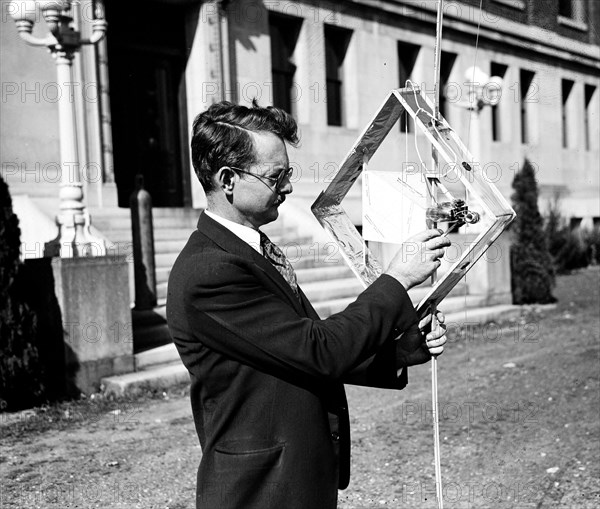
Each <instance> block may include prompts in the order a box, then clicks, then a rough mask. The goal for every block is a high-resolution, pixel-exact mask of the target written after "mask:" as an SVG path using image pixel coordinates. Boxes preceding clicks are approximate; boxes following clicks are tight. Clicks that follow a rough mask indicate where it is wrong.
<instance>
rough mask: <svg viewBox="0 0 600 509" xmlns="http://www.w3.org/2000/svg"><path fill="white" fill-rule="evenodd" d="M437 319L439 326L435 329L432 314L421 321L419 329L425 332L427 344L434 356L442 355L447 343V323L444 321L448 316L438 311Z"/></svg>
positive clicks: (436, 313)
mask: <svg viewBox="0 0 600 509" xmlns="http://www.w3.org/2000/svg"><path fill="white" fill-rule="evenodd" d="M435 319H436V321H437V327H436V328H435V329H434V330H431V315H430V314H429V315H427V316H426V317H425V318H423V320H421V321H420V322H419V329H420V330H421V333H422V334H425V344H426V345H427V349H428V350H429V353H430V354H431V355H432V356H434V355H441V354H442V352H443V351H444V345H445V344H446V324H445V323H444V321H445V320H446V317H445V316H444V313H442V312H441V311H436V312H435Z"/></svg>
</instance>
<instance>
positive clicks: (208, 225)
mask: <svg viewBox="0 0 600 509" xmlns="http://www.w3.org/2000/svg"><path fill="white" fill-rule="evenodd" d="M198 231H199V232H200V233H201V234H203V235H205V236H206V237H208V238H209V239H210V240H212V241H213V242H214V243H215V244H217V245H218V246H219V247H220V248H221V249H223V250H225V251H227V252H229V253H232V254H236V255H238V256H241V257H243V258H246V259H248V260H252V261H253V262H254V263H255V264H256V265H257V266H258V267H259V268H260V269H261V270H262V271H263V272H264V273H265V274H266V275H267V276H268V277H269V278H270V279H271V280H272V281H273V282H274V283H275V284H276V285H277V286H278V288H279V289H280V290H281V293H282V294H284V296H285V297H286V299H287V300H288V301H289V302H290V304H292V305H293V306H294V308H295V309H296V311H298V312H299V313H301V314H309V315H310V313H308V311H305V309H304V308H305V306H304V305H303V304H304V302H305V301H306V302H308V300H307V299H306V297H305V296H304V294H303V293H301V295H302V304H301V303H300V301H299V300H298V298H297V297H296V295H295V294H294V292H293V290H292V288H291V287H290V285H289V284H288V283H287V281H286V280H285V279H284V278H283V276H282V275H281V274H280V273H279V271H278V270H277V269H276V268H275V267H273V264H271V262H270V261H269V260H267V259H266V258H265V257H264V256H262V255H261V254H260V253H259V252H257V251H256V249H253V248H252V247H250V246H249V245H248V244H247V243H246V242H244V241H243V240H242V239H240V238H239V237H238V236H237V235H235V234H234V233H232V232H231V231H230V230H228V229H227V228H225V227H224V226H223V225H222V224H220V223H218V222H217V221H215V220H213V219H211V218H210V217H209V216H207V215H206V214H205V213H204V212H202V214H200V218H199V219H198ZM308 305H309V307H310V308H311V310H312V306H310V303H309V304H308ZM312 311H313V312H314V310H312Z"/></svg>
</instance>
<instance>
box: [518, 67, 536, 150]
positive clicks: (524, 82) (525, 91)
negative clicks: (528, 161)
mask: <svg viewBox="0 0 600 509" xmlns="http://www.w3.org/2000/svg"><path fill="white" fill-rule="evenodd" d="M534 76H535V73H534V72H531V71H526V70H524V69H521V71H520V72H519V81H520V87H521V89H520V100H521V105H520V106H521V143H529V142H530V141H531V134H530V128H531V127H530V122H531V119H530V118H529V117H530V115H529V108H530V106H531V102H532V101H533V98H532V94H531V85H532V83H533V78H534Z"/></svg>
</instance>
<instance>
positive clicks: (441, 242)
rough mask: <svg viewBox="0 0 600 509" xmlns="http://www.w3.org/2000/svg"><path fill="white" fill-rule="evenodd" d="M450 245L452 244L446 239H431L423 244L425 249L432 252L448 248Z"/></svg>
mask: <svg viewBox="0 0 600 509" xmlns="http://www.w3.org/2000/svg"><path fill="white" fill-rule="evenodd" d="M450 244H452V243H451V242H450V239H449V238H448V237H432V238H430V239H429V241H428V242H427V243H426V244H425V247H426V248H427V249H430V250H432V251H433V250H434V249H440V248H444V247H448V246H449V245H450Z"/></svg>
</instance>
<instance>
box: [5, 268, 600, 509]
mask: <svg viewBox="0 0 600 509" xmlns="http://www.w3.org/2000/svg"><path fill="white" fill-rule="evenodd" d="M599 288H600V270H598V268H591V269H587V270H585V271H581V272H578V273H577V274H573V275H570V276H563V277H561V278H559V280H558V284H557V288H556V291H555V294H556V296H557V297H558V298H559V303H558V304H557V306H556V307H555V308H552V309H548V308H543V309H542V308H539V309H537V310H536V309H533V310H530V311H528V312H526V313H524V314H523V316H522V318H521V319H520V320H519V321H515V322H510V323H504V324H501V325H497V324H490V325H487V326H485V327H483V328H482V327H476V326H474V325H472V324H469V321H468V316H466V317H465V320H464V322H463V323H455V324H449V325H450V339H449V344H448V346H447V349H446V352H445V353H444V355H443V356H442V357H441V358H440V359H439V362H438V365H439V370H438V382H439V409H440V440H441V457H442V481H443V494H444V507H446V508H448V509H452V508H457V509H460V508H488V507H489V508H519V509H520V508H530V507H531V508H544V507H557V508H595V507H599V506H600V384H599V381H600V362H599V361H600V316H599V315H600V297H599ZM430 376H431V375H430V370H429V366H428V365H426V366H419V367H415V368H411V369H410V370H409V385H408V387H407V388H406V389H405V390H404V391H401V392H396V391H382V390H372V389H366V388H358V387H348V396H349V403H350V413H351V425H352V434H353V436H352V439H353V458H352V462H353V465H352V479H351V483H350V486H349V488H348V489H347V490H344V491H341V492H340V502H339V507H340V509H363V508H364V509H366V508H369V509H371V508H380V507H389V508H420V507H423V508H429V507H431V508H434V507H437V504H436V501H435V478H434V466H433V432H432V423H431V396H430V390H431V388H430ZM0 421H1V423H0V432H1V433H2V437H1V446H2V449H1V457H0V474H1V479H2V481H1V487H0V490H1V491H0V501H1V502H0V507H2V508H4V507H6V508H18V509H25V508H43V509H47V508H75V507H77V508H85V509H87V508H127V509H129V508H131V509H134V508H143V509H159V508H160V509H166V508H168V509H185V508H192V507H193V506H194V490H195V475H196V468H197V464H198V461H199V459H200V456H201V450H200V447H199V445H198V441H197V437H196V433H195V430H194V426H193V421H192V418H191V411H190V405H189V400H188V396H187V389H186V388H185V387H178V388H175V389H173V390H170V391H169V392H168V393H163V394H154V395H145V397H143V398H138V399H136V400H107V399H105V398H104V397H102V396H100V395H97V396H95V397H94V398H88V399H87V400H83V401H79V402H74V403H63V404H61V405H55V406H52V407H46V408H42V409H36V410H33V411H28V412H23V413H20V414H13V415H6V414H4V415H0ZM282 509H285V508H282ZM315 509H318V508H315Z"/></svg>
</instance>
